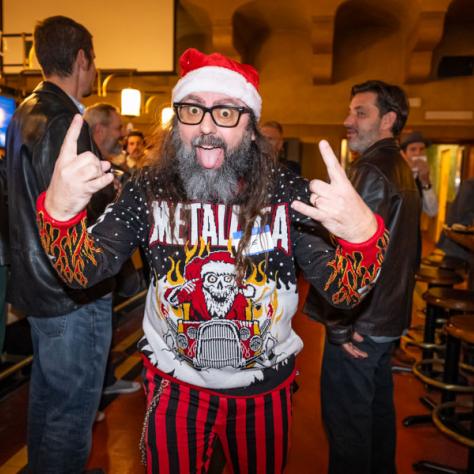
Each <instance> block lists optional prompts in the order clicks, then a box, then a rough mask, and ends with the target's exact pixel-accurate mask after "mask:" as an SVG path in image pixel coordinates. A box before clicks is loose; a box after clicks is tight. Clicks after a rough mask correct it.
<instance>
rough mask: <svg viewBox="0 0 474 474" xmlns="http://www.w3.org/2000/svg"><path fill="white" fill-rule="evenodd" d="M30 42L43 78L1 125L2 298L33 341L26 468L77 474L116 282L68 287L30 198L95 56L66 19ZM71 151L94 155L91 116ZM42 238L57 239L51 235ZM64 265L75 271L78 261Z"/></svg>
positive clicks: (89, 84)
mask: <svg viewBox="0 0 474 474" xmlns="http://www.w3.org/2000/svg"><path fill="white" fill-rule="evenodd" d="M34 48H35V52H36V56H37V58H38V61H39V63H40V65H41V69H42V72H43V75H44V77H45V80H44V81H43V82H41V83H40V84H39V85H38V86H37V87H36V89H35V90H34V91H33V93H32V94H31V95H30V96H29V97H27V98H26V99H25V100H24V101H23V103H22V104H21V105H20V106H19V107H18V109H17V110H16V112H15V114H14V115H13V118H12V120H11V122H10V125H9V127H8V131H7V141H6V161H7V180H8V206H9V227H10V247H11V252H10V259H11V261H10V263H11V280H10V281H11V284H10V285H9V289H8V301H9V302H10V303H11V304H12V305H13V306H14V307H15V308H16V309H18V310H20V311H22V312H23V313H24V314H26V315H27V318H28V321H29V323H30V326H31V337H32V340H33V365H32V370H31V378H30V386H29V406H28V427H27V431H28V433H27V447H28V472H29V473H34V474H44V473H48V474H65V473H73V474H77V473H80V472H83V470H84V468H85V466H86V462H87V459H88V457H89V452H90V448H91V441H92V425H93V423H94V419H95V416H96V412H97V408H98V406H99V401H100V397H101V393H102V384H103V381H104V373H105V366H106V363H107V354H108V353H109V348H110V341H111V336H112V294H111V292H112V287H113V281H112V279H106V280H104V281H103V282H101V283H100V284H98V285H95V286H93V287H91V288H90V289H87V290H86V289H77V290H72V289H71V288H69V286H68V285H67V284H66V283H65V282H63V281H62V280H61V279H58V276H57V273H56V271H55V270H54V268H53V267H52V266H51V263H50V259H49V258H48V257H47V256H46V255H45V254H44V251H43V249H42V246H41V237H40V235H39V233H38V227H37V224H36V213H35V204H36V200H37V198H38V196H39V195H40V194H41V193H42V192H43V191H44V190H45V189H46V188H47V187H48V186H49V184H50V179H51V175H52V174H53V170H54V168H55V164H56V160H57V157H58V155H59V151H60V149H61V146H62V143H63V140H64V137H65V134H66V132H67V130H68V127H69V125H70V124H71V121H72V119H73V117H74V116H75V115H76V114H80V113H82V112H83V110H84V106H83V105H82V104H81V100H82V99H83V98H84V97H87V96H88V95H90V94H91V92H92V89H93V85H94V83H95V78H96V69H95V63H94V58H95V56H94V49H93V44H92V35H91V34H90V32H89V31H88V30H87V29H86V28H85V27H84V26H83V25H81V24H79V23H77V22H75V21H74V20H72V19H71V18H67V17H64V16H54V17H50V18H46V19H45V20H43V21H41V22H39V23H38V24H37V25H36V27H35V30H34ZM77 150H78V152H80V153H82V152H86V153H87V152H89V153H90V152H93V153H98V151H97V149H96V147H95V145H94V143H93V140H92V137H91V134H90V129H89V127H88V125H87V123H83V125H82V127H81V129H80V136H79V137H78V141H77ZM100 163H105V162H100V161H99V165H100ZM79 164H80V163H79ZM113 196H114V189H113V186H112V185H109V186H107V187H105V188H103V189H102V190H101V191H99V192H97V193H95V194H94V195H93V197H92V199H91V201H90V202H89V204H88V206H87V214H88V216H89V222H90V223H91V224H92V223H94V222H95V219H96V218H97V217H98V216H99V215H100V214H101V213H102V212H103V211H104V209H105V206H106V205H107V204H108V203H109V202H110V201H111V200H112V199H113ZM42 238H43V239H51V240H55V236H54V234H53V233H51V234H49V235H48V236H46V235H43V236H42ZM62 263H63V262H61V263H59V265H62ZM68 268H69V271H70V276H72V275H73V273H74V270H73V269H74V268H75V266H74V265H73V266H72V267H68Z"/></svg>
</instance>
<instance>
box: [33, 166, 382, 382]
mask: <svg viewBox="0 0 474 474" xmlns="http://www.w3.org/2000/svg"><path fill="white" fill-rule="evenodd" d="M275 173H277V174H278V176H277V179H276V186H275V187H274V189H273V190H272V191H271V192H272V194H271V202H270V205H269V207H268V208H267V209H265V210H264V214H265V215H266V216H267V217H268V218H267V219H263V220H257V222H255V226H254V231H253V235H252V239H251V242H250V244H249V246H248V248H247V250H246V255H247V256H248V259H249V265H248V268H247V272H246V274H245V277H244V279H243V280H242V281H241V282H237V279H236V272H235V265H234V263H235V261H234V255H235V249H236V248H237V245H238V243H239V240H240V238H241V229H239V226H238V219H237V215H238V207H236V206H227V205H223V204H210V203H205V202H190V203H189V202H188V203H178V204H177V205H176V206H175V207H174V228H173V229H171V224H170V206H169V199H168V196H166V195H165V194H164V191H162V190H161V188H160V183H159V182H158V183H156V184H157V186H155V187H154V189H157V190H158V192H157V193H156V194H157V195H156V197H155V199H154V200H153V202H151V203H149V202H148V201H147V199H146V196H145V191H144V189H145V186H146V185H148V184H149V180H150V179H151V178H150V177H149V175H148V174H147V172H145V173H144V174H143V176H141V177H140V178H138V179H137V180H135V181H132V182H129V183H128V184H127V185H126V186H125V188H124V190H123V192H122V195H121V197H120V198H119V199H118V201H116V202H115V203H114V204H112V205H111V206H110V207H108V208H107V209H106V211H105V212H104V214H103V215H102V216H101V218H99V220H98V221H97V222H96V223H95V224H94V225H93V226H92V227H90V228H89V229H88V228H87V222H86V220H87V217H86V215H85V213H84V212H83V213H80V214H79V215H77V216H76V217H75V218H73V219H71V220H70V221H68V222H58V221H55V220H54V219H52V218H51V217H50V216H48V214H47V212H46V211H45V209H44V194H43V195H41V196H40V198H39V199H38V203H37V216H38V227H39V232H40V237H41V241H42V244H43V247H44V249H45V251H46V252H47V254H48V256H49V258H50V260H51V263H52V265H53V266H54V268H55V269H56V271H57V272H58V274H59V275H60V276H61V278H62V279H63V280H64V281H65V282H67V283H68V284H69V285H70V286H72V287H76V288H80V287H86V286H90V285H93V284H95V283H97V282H98V281H100V280H101V279H104V278H106V277H108V276H111V275H114V274H115V273H117V272H118V271H119V269H120V267H121V266H122V264H123V262H124V261H125V260H126V259H127V258H128V257H129V256H130V254H131V253H132V252H133V250H134V249H135V248H136V247H137V246H139V245H141V246H142V247H143V248H144V249H145V253H146V256H147V260H148V263H149V265H150V268H151V269H152V274H153V277H152V281H151V284H150V287H149V289H148V295H147V299H146V307H145V315H144V321H143V329H144V334H145V335H144V338H143V339H142V341H141V342H140V347H141V350H142V352H143V353H144V354H145V356H146V358H147V359H148V361H147V365H150V364H151V365H152V366H153V367H154V368H156V369H157V371H158V373H161V374H166V376H169V377H173V378H175V379H178V380H179V381H182V382H185V383H189V384H192V385H196V386H200V387H206V388H209V389H213V390H216V389H220V390H226V389H235V388H241V387H249V386H251V385H252V384H256V383H261V382H262V381H263V382H264V381H265V380H264V379H265V377H267V376H268V374H271V373H273V374H274V373H275V370H277V371H278V369H279V368H280V367H282V366H285V365H286V363H287V362H288V360H293V359H294V355H295V354H297V353H298V352H299V351H300V350H301V349H302V346H303V344H302V341H301V339H300V337H299V336H298V335H297V334H296V333H295V332H294V331H293V330H292V327H291V319H292V317H293V315H294V314H295V312H296V309H297V304H298V288H297V281H296V275H295V262H296V263H297V264H298V266H299V267H300V268H301V270H302V271H303V272H304V275H305V277H306V279H307V280H308V281H309V282H310V283H311V284H312V285H313V286H314V287H315V288H316V289H317V290H318V292H319V294H320V295H321V297H322V298H325V299H326V300H327V301H328V302H329V303H330V304H332V305H334V306H335V307H338V308H342V309H347V308H350V307H353V306H354V305H356V304H357V303H358V302H359V301H360V300H361V298H363V296H364V295H365V294H366V293H367V292H368V291H369V290H370V288H371V287H372V285H373V284H374V282H375V280H376V278H377V275H378V273H379V269H380V266H381V264H382V261H383V255H384V253H385V250H386V247H387V245H388V235H387V233H386V231H385V227H384V224H383V221H382V219H381V218H380V217H378V216H377V220H378V230H377V232H376V234H375V235H374V236H373V237H372V238H371V239H370V240H369V241H367V242H364V243H362V244H357V245H354V244H350V243H348V242H344V241H341V240H336V239H335V238H334V237H333V236H331V235H329V234H328V233H327V231H325V230H324V229H323V228H322V226H321V225H319V224H318V223H316V222H314V221H312V220H311V219H309V218H307V217H306V216H303V215H301V214H298V213H297V212H295V211H294V210H293V209H292V208H291V207H290V205H291V202H292V201H294V200H295V199H298V200H302V201H305V202H309V191H308V182H307V181H306V180H305V179H303V178H301V177H297V176H296V175H293V173H292V172H291V171H289V170H284V169H280V170H278V171H275ZM154 179H156V180H158V181H159V179H160V178H159V177H158V178H154ZM160 192H161V195H160ZM184 213H186V216H187V218H186V219H184V217H183V215H184ZM268 369H271V370H268Z"/></svg>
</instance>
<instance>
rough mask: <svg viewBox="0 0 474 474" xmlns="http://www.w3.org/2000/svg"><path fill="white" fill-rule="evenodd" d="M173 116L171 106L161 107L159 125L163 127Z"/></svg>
mask: <svg viewBox="0 0 474 474" xmlns="http://www.w3.org/2000/svg"><path fill="white" fill-rule="evenodd" d="M173 116H174V110H173V109H172V107H163V109H162V110H161V126H162V128H165V127H166V126H167V125H168V124H169V123H170V122H171V119H172V118H173Z"/></svg>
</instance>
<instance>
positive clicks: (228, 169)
mask: <svg viewBox="0 0 474 474" xmlns="http://www.w3.org/2000/svg"><path fill="white" fill-rule="evenodd" d="M172 141H173V145H174V147H175V149H176V159H177V161H178V170H179V176H180V178H181V180H182V184H183V188H184V190H185V192H186V196H187V198H188V199H190V200H199V201H204V202H213V203H223V204H231V203H233V202H236V200H238V194H239V186H240V183H241V180H242V178H243V177H245V176H246V174H247V173H248V172H249V171H250V165H251V160H250V156H251V153H250V148H251V146H252V134H251V132H250V131H249V130H246V131H245V132H244V136H243V138H242V141H241V142H240V144H239V145H238V146H237V147H236V148H234V149H233V150H230V151H229V150H228V148H227V145H226V143H225V142H224V140H222V139H221V138H219V137H216V136H214V135H201V136H199V137H197V138H195V139H194V140H193V142H192V145H193V146H192V147H191V148H187V147H186V146H185V145H184V143H183V141H182V140H181V138H180V137H179V132H178V130H177V129H175V130H174V132H173V136H172ZM196 146H214V147H221V148H222V149H223V150H224V162H223V163H222V166H220V167H219V168H218V169H206V168H203V167H202V166H201V165H200V164H199V163H198V162H197V160H196V149H195V147H196Z"/></svg>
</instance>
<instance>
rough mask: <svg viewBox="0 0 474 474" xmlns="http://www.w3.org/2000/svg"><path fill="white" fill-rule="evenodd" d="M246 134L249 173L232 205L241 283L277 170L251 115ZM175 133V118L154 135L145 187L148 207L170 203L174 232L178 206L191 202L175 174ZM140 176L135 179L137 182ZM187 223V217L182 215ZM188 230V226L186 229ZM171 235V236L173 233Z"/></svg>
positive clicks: (264, 222)
mask: <svg viewBox="0 0 474 474" xmlns="http://www.w3.org/2000/svg"><path fill="white" fill-rule="evenodd" d="M248 131H250V132H251V133H253V134H254V136H255V139H254V140H253V141H252V144H251V147H250V151H249V153H250V155H251V156H250V169H249V170H248V172H247V174H246V175H245V176H242V181H243V182H242V188H241V189H240V190H239V193H238V195H237V196H236V198H235V200H234V202H232V203H231V204H237V205H239V216H238V223H239V228H240V229H241V230H242V238H241V240H240V242H239V246H238V248H237V251H236V254H235V262H236V269H237V278H238V281H241V280H242V279H243V278H244V276H245V273H246V270H247V264H248V260H247V257H246V256H245V255H244V250H245V249H246V248H247V246H248V244H249V242H250V238H251V236H252V228H253V227H254V224H255V220H256V219H257V217H260V218H261V224H262V227H263V226H264V225H265V224H266V223H267V222H268V219H269V217H268V213H266V212H265V208H266V207H267V206H268V205H269V204H270V198H271V194H272V191H273V190H274V182H275V179H276V170H275V167H274V164H273V160H274V158H273V154H274V151H273V149H272V147H271V145H270V144H269V143H268V141H267V140H266V139H265V138H264V137H263V136H262V135H261V134H260V132H259V130H258V128H257V121H256V119H255V116H254V115H253V114H252V113H251V114H250V120H249V124H248ZM177 133H178V121H177V119H176V117H175V118H174V120H173V121H172V123H171V126H170V127H169V128H168V129H166V130H164V131H163V130H161V131H159V130H157V131H155V132H154V133H153V136H152V138H151V143H153V145H152V148H151V149H150V152H149V153H150V163H151V164H150V168H149V169H148V171H147V174H148V177H147V179H146V180H145V179H143V180H142V182H144V183H146V195H147V201H148V202H149V203H151V202H152V201H154V200H156V199H157V198H158V197H159V198H161V199H166V200H167V201H169V206H170V225H171V229H174V214H175V212H174V211H175V208H176V204H177V203H187V202H190V201H189V198H188V197H187V196H186V192H185V190H184V186H183V183H182V180H181V177H180V175H179V171H178V161H177V157H176V147H175V144H174V143H175V140H174V137H175V136H176V135H177ZM140 175H141V173H139V174H138V175H137V179H140ZM184 219H185V220H186V219H189V215H186V213H185V215H184ZM187 227H188V228H189V226H187ZM172 234H173V232H172Z"/></svg>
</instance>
